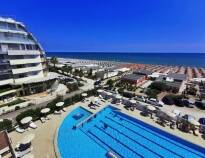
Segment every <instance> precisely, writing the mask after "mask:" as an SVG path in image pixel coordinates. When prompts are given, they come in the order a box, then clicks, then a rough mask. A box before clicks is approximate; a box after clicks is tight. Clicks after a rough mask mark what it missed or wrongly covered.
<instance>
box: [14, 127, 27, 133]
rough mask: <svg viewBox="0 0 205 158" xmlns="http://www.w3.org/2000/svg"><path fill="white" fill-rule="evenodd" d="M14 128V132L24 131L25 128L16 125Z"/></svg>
mask: <svg viewBox="0 0 205 158" xmlns="http://www.w3.org/2000/svg"><path fill="white" fill-rule="evenodd" d="M15 130H16V132H18V133H24V132H25V130H24V129H22V128H20V127H19V126H16V127H15Z"/></svg>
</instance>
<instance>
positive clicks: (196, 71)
mask: <svg viewBox="0 0 205 158" xmlns="http://www.w3.org/2000/svg"><path fill="white" fill-rule="evenodd" d="M59 62H60V63H63V64H65V63H71V64H72V63H75V64H84V65H89V64H93V65H99V66H102V67H127V68H130V69H146V70H149V71H152V72H159V73H178V74H186V75H187V77H188V79H192V78H203V77H205V68H204V67H190V66H170V65H154V64H139V63H127V62H116V61H102V60H88V59H71V58H59Z"/></svg>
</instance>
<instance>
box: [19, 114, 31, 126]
mask: <svg viewBox="0 0 205 158" xmlns="http://www.w3.org/2000/svg"><path fill="white" fill-rule="evenodd" d="M31 121H32V117H31V116H28V117H25V118H23V119H22V120H21V124H23V125H24V124H27V123H29V122H31Z"/></svg>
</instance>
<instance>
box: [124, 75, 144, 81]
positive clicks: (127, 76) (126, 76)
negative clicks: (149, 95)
mask: <svg viewBox="0 0 205 158" xmlns="http://www.w3.org/2000/svg"><path fill="white" fill-rule="evenodd" d="M142 77H144V75H137V74H129V75H125V76H123V77H122V79H124V80H133V81H135V80H138V79H140V78H142Z"/></svg>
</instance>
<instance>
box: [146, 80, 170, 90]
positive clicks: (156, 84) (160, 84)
mask: <svg viewBox="0 0 205 158" xmlns="http://www.w3.org/2000/svg"><path fill="white" fill-rule="evenodd" d="M149 88H151V89H156V90H158V91H164V90H165V89H166V84H165V83H164V82H159V81H156V82H152V83H151V85H150V86H149Z"/></svg>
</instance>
